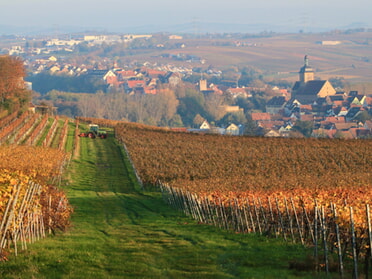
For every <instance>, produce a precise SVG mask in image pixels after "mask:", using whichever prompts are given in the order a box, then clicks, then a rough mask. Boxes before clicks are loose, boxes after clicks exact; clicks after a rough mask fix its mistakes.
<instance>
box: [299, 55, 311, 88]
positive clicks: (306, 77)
mask: <svg viewBox="0 0 372 279" xmlns="http://www.w3.org/2000/svg"><path fill="white" fill-rule="evenodd" d="M304 61H305V63H304V66H303V67H302V68H301V69H300V72H299V74H300V82H301V83H306V82H308V81H310V80H314V70H313V69H312V68H311V67H310V66H309V58H308V57H307V55H305V58H304Z"/></svg>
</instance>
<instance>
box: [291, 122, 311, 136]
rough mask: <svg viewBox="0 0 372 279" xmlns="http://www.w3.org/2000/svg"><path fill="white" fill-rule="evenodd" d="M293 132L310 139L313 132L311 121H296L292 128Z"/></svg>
mask: <svg viewBox="0 0 372 279" xmlns="http://www.w3.org/2000/svg"><path fill="white" fill-rule="evenodd" d="M292 130H293V131H294V132H300V133H301V134H302V135H304V136H305V137H307V138H308V137H311V134H312V132H313V122H311V121H300V120H298V121H296V124H295V125H294V126H293V127H292Z"/></svg>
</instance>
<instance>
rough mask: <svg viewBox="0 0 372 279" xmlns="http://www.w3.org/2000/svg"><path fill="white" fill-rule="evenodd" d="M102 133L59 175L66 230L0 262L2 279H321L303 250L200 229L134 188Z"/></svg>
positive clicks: (84, 143)
mask: <svg viewBox="0 0 372 279" xmlns="http://www.w3.org/2000/svg"><path fill="white" fill-rule="evenodd" d="M108 133H109V137H108V138H107V139H105V140H101V139H95V140H92V139H89V138H81V139H80V148H79V150H80V151H79V156H77V158H76V159H73V160H72V162H71V163H70V167H69V169H68V172H67V173H66V174H65V179H66V180H65V181H63V183H62V185H64V188H65V189H66V191H67V194H68V198H69V200H70V203H71V204H72V205H73V207H74V214H73V216H72V220H71V222H72V227H71V228H70V229H69V230H68V232H66V233H64V234H60V233H58V232H57V234H56V235H55V236H53V237H49V238H46V239H44V240H42V241H39V242H37V243H35V244H33V245H32V246H31V247H29V249H28V250H27V251H24V252H22V253H20V254H19V255H18V257H17V258H15V257H14V256H12V255H11V256H10V260H9V261H8V262H1V263H0V276H1V278H87V277H91V278H221V279H222V278H292V279H294V278H309V279H310V278H314V276H317V278H325V277H324V276H322V275H319V274H315V273H314V271H313V269H312V265H309V264H308V263H307V262H308V261H309V259H311V251H309V250H308V249H306V248H304V247H302V246H301V245H298V244H285V245H283V241H282V240H281V239H276V240H275V239H274V240H269V239H267V238H265V237H260V236H257V235H243V234H235V233H232V232H231V231H227V230H222V231H221V230H220V229H218V228H216V227H213V226H208V225H203V224H200V223H198V222H197V221H193V220H192V219H190V218H188V217H186V216H185V215H184V214H183V213H180V212H177V211H175V210H173V209H171V208H170V207H169V206H168V205H166V204H165V203H164V202H163V200H162V198H161V193H159V192H158V191H142V190H140V189H139V187H140V185H139V184H138V183H137V181H136V178H135V175H134V172H133V169H132V166H131V165H130V162H129V161H128V158H127V157H126V155H125V153H124V150H123V148H122V146H121V145H119V144H118V143H117V142H116V141H115V139H114V134H113V132H112V130H110V129H108ZM290 267H291V268H290Z"/></svg>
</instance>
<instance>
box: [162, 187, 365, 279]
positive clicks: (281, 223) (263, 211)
mask: <svg viewBox="0 0 372 279" xmlns="http://www.w3.org/2000/svg"><path fill="white" fill-rule="evenodd" d="M159 187H160V189H161V191H162V195H163V199H164V200H165V202H167V203H168V204H170V205H171V206H173V207H174V208H176V209H178V210H182V211H183V212H184V213H185V214H186V215H188V216H191V217H193V218H194V219H196V220H197V221H199V222H201V223H205V224H211V225H214V226H218V227H220V228H223V229H227V230H233V231H235V232H240V233H259V234H261V235H266V236H275V237H282V238H284V239H285V240H288V241H292V242H298V243H302V244H303V245H307V246H312V247H313V248H314V257H315V265H316V266H315V268H317V269H320V267H323V270H324V271H326V272H327V273H328V272H329V271H330V269H331V266H330V264H329V262H330V261H329V259H331V258H333V257H335V256H336V257H337V259H338V261H337V269H338V272H339V273H340V276H341V277H343V276H344V274H345V272H346V271H347V272H349V273H350V272H351V271H352V273H353V274H354V276H355V277H354V278H358V272H359V270H360V266H361V264H365V265H366V266H365V268H364V269H363V270H364V272H366V273H367V274H368V269H369V266H368V265H369V262H370V260H371V259H372V252H371V249H370V247H371V246H372V229H371V217H370V209H369V205H366V207H365V211H364V212H360V211H359V212H355V211H354V209H353V207H352V206H348V205H345V204H344V205H341V206H340V205H337V206H336V205H335V204H332V203H331V204H329V205H328V206H323V205H318V203H317V202H316V201H315V202H314V206H313V208H312V210H309V209H308V208H309V206H307V205H306V204H304V202H303V201H302V200H301V199H298V200H297V201H296V200H294V199H286V198H285V197H284V198H283V197H282V198H275V199H274V200H271V199H270V197H269V198H267V199H266V200H265V201H264V200H261V199H260V198H256V197H251V198H246V199H245V200H244V201H241V200H238V199H235V200H232V201H231V202H229V203H228V204H226V203H225V204H224V203H223V202H222V200H221V199H219V198H214V199H211V198H209V197H208V196H204V197H202V196H199V195H197V194H195V193H191V192H189V191H187V190H182V189H180V188H175V187H170V186H168V185H165V184H163V183H159ZM340 212H341V213H342V215H341V214H340ZM345 217H346V219H345ZM350 258H351V259H352V262H350V260H349V259H350ZM321 259H323V260H321ZM332 268H334V266H333V267H332ZM347 268H348V269H349V270H347Z"/></svg>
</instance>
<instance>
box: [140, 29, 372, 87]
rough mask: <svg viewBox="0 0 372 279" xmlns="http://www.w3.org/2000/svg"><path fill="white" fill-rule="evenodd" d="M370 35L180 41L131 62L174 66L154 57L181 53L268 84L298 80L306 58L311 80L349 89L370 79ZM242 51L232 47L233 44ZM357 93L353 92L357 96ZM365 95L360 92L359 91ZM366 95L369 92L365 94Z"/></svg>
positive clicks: (316, 35) (284, 36)
mask: <svg viewBox="0 0 372 279" xmlns="http://www.w3.org/2000/svg"><path fill="white" fill-rule="evenodd" d="M371 38H372V33H371V32H359V33H349V34H342V33H341V32H339V33H337V32H333V33H321V34H271V35H270V36H267V37H257V36H256V37H255V36H247V37H246V38H241V39H238V40H237V39H235V38H234V39H229V38H225V39H204V38H200V39H197V40H196V39H184V40H182V41H181V42H182V43H184V44H185V45H186V47H185V48H183V49H172V50H163V51H159V50H156V51H155V50H153V51H151V50H148V51H147V52H146V53H140V54H138V55H136V54H135V53H134V54H133V59H137V60H139V61H143V62H145V61H150V62H157V63H164V64H165V63H168V62H169V63H172V64H176V65H177V64H180V65H182V63H184V62H177V61H174V60H172V61H169V60H167V59H165V58H163V59H161V58H159V57H158V56H159V55H160V54H162V53H170V54H175V55H177V54H179V53H185V54H190V55H195V56H198V57H201V58H203V59H205V63H204V64H195V65H193V66H194V67H201V68H207V67H209V66H211V67H214V68H216V69H226V68H236V67H237V66H239V67H245V66H247V67H253V68H255V69H259V70H260V71H262V73H263V74H264V76H267V77H268V79H270V78H271V79H286V80H288V81H291V82H294V81H297V80H298V71H299V69H300V67H301V66H302V65H303V58H304V56H305V55H308V56H309V58H310V65H311V66H312V67H313V68H314V70H315V72H316V73H315V76H316V78H321V79H329V78H335V77H344V78H345V79H346V80H347V81H348V82H350V83H352V84H356V83H360V82H363V83H369V82H370V80H371V78H372V74H371V73H372V71H371V70H372V57H371V44H370V43H369V42H370V41H371ZM236 41H239V42H241V43H245V44H246V46H239V47H237V46H235V45H234V42H236ZM321 41H340V42H341V43H340V44H338V45H321V44H320V43H319V42H321ZM362 89H363V88H360V89H359V90H362ZM364 90H365V87H364ZM365 93H366V94H368V93H369V94H371V93H372V92H371V91H368V92H365Z"/></svg>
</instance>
